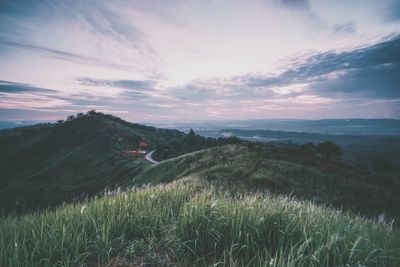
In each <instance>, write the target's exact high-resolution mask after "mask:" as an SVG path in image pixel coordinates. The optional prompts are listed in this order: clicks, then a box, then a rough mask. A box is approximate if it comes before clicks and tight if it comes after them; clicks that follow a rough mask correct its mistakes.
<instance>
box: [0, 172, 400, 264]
mask: <svg viewBox="0 0 400 267" xmlns="http://www.w3.org/2000/svg"><path fill="white" fill-rule="evenodd" d="M0 236H1V238H0V266H8V267H13V266H24V267H29V266H111V264H112V263H115V262H116V261H117V260H118V262H120V263H121V262H122V263H124V264H125V266H136V265H153V266H275V267H281V266H282V267H283V266H298V267H301V266H335V267H340V266H343V267H344V266H346V267H347V266H387V267H391V266H392V267H397V266H399V265H400V251H399V249H398V248H399V247H400V233H399V231H398V230H397V229H394V228H393V227H392V226H391V225H389V224H381V223H377V222H374V221H371V220H366V219H362V218H360V217H357V216H354V215H350V214H347V213H342V212H338V211H335V210H331V209H328V208H324V207H318V206H315V205H313V204H311V203H309V202H299V201H295V200H292V199H290V198H286V197H274V196H271V195H269V194H260V193H257V194H242V193H238V194H236V193H235V192H229V191H226V192H225V193H224V192H223V193H221V191H219V190H218V188H215V187H213V186H212V185H211V184H208V183H207V182H205V181H202V180H198V179H195V178H191V179H183V180H180V181H178V182H174V183H173V184H170V185H166V186H157V187H155V188H148V189H141V190H137V189H134V191H133V192H124V193H119V194H116V195H110V196H105V197H103V198H101V199H95V200H92V201H88V202H85V203H82V204H79V205H65V206H63V207H60V208H58V209H56V210H54V211H51V212H50V211H47V212H41V213H36V214H32V215H25V216H22V217H20V218H15V217H6V218H1V219H0ZM115 265H116V264H115Z"/></svg>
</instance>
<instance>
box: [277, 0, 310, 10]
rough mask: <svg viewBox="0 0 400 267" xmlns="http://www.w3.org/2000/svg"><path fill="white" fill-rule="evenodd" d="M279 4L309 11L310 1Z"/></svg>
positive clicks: (282, 0)
mask: <svg viewBox="0 0 400 267" xmlns="http://www.w3.org/2000/svg"><path fill="white" fill-rule="evenodd" d="M278 2H279V3H280V4H281V5H283V6H284V7H287V8H299V9H309V8H310V5H309V2H308V0H278Z"/></svg>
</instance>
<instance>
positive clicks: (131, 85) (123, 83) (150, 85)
mask: <svg viewBox="0 0 400 267" xmlns="http://www.w3.org/2000/svg"><path fill="white" fill-rule="evenodd" d="M76 80H77V81H78V82H79V84H81V85H85V86H107V87H117V88H123V89H133V90H146V91H155V85H156V83H155V81H149V80H105V79H95V78H88V77H83V78H77V79H76Z"/></svg>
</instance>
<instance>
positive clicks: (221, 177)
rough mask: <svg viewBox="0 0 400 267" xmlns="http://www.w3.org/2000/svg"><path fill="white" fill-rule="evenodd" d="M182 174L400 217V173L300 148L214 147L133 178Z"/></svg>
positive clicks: (160, 178)
mask: <svg viewBox="0 0 400 267" xmlns="http://www.w3.org/2000/svg"><path fill="white" fill-rule="evenodd" d="M184 176H196V177H197V176H199V177H202V178H203V179H206V180H208V181H211V182H213V183H215V184H219V185H221V186H222V188H223V189H228V188H230V189H231V190H233V191H238V190H240V189H245V191H247V190H248V189H250V190H262V191H269V192H272V193H274V194H275V193H276V194H284V195H291V196H295V197H298V198H301V199H308V200H312V201H313V202H316V203H322V204H325V205H329V206H334V207H337V208H345V209H346V210H352V211H355V212H360V213H361V214H364V215H368V216H377V215H379V214H382V213H385V214H386V215H390V216H396V217H397V216H400V211H399V209H398V207H399V205H400V197H399V196H398V192H399V191H400V179H398V177H395V176H391V175H384V174H379V175H376V174H373V173H369V172H364V171H361V170H359V169H354V168H351V167H349V166H346V165H343V164H341V163H340V162H336V161H330V160H326V159H324V158H321V157H315V156H311V155H310V156H307V155H306V154H304V153H302V152H301V151H299V150H298V147H296V146H293V147H291V146H283V145H282V146H281V147H278V146H277V145H261V144H254V143H249V144H238V145H227V146H220V147H214V148H211V149H206V150H202V151H198V152H195V153H190V154H185V155H183V156H180V157H177V158H174V159H169V160H166V161H163V162H162V163H160V164H158V165H155V166H150V167H149V168H147V169H146V170H145V171H144V172H143V173H141V174H140V175H138V176H137V177H135V179H134V182H135V184H140V183H148V182H149V181H151V182H152V183H154V184H157V183H160V182H169V181H172V180H174V179H177V178H179V177H184Z"/></svg>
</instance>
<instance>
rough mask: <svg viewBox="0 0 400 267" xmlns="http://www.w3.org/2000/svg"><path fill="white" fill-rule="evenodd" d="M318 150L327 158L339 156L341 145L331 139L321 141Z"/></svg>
mask: <svg viewBox="0 0 400 267" xmlns="http://www.w3.org/2000/svg"><path fill="white" fill-rule="evenodd" d="M317 152H318V153H320V154H321V155H322V156H323V157H325V158H327V159H331V158H335V157H339V156H340V154H341V153H340V148H339V146H338V145H336V144H335V143H333V142H331V141H325V142H323V143H319V144H318V146H317Z"/></svg>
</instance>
